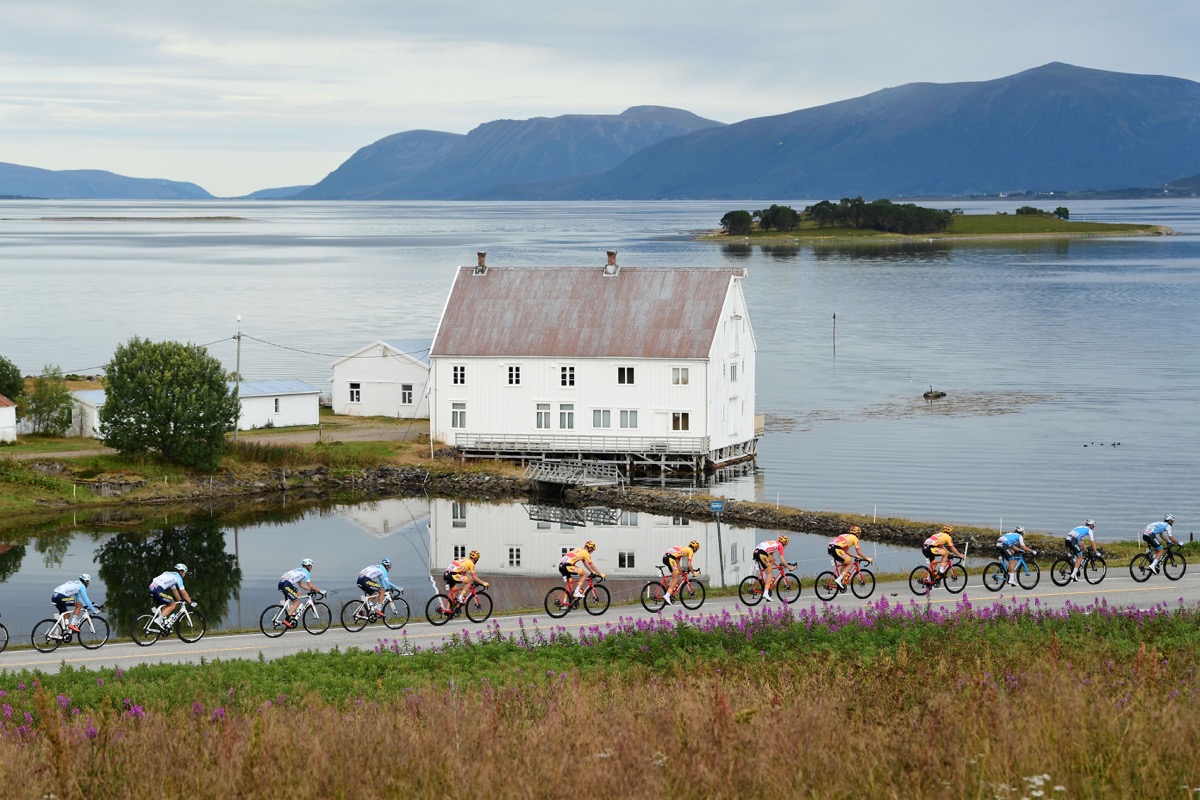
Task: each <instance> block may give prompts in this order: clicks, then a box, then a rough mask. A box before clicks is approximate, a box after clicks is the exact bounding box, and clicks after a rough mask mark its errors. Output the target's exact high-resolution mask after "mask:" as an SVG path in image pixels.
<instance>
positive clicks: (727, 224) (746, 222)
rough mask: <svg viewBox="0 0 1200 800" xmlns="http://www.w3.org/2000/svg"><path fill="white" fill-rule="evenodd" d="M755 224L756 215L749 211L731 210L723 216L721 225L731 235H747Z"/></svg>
mask: <svg viewBox="0 0 1200 800" xmlns="http://www.w3.org/2000/svg"><path fill="white" fill-rule="evenodd" d="M753 224H754V217H753V215H751V213H750V212H749V211H729V212H727V213H726V214H725V216H723V217H721V227H722V228H724V229H725V232H726V233H728V234H730V235H731V236H745V235H746V234H747V233H749V232H750V227H751V225H753Z"/></svg>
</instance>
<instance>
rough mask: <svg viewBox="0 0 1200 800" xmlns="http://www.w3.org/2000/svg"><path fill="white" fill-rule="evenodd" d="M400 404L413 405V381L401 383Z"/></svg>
mask: <svg viewBox="0 0 1200 800" xmlns="http://www.w3.org/2000/svg"><path fill="white" fill-rule="evenodd" d="M400 405H402V406H411V405H412V384H411V383H402V384H400Z"/></svg>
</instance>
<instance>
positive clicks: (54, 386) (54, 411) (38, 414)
mask: <svg viewBox="0 0 1200 800" xmlns="http://www.w3.org/2000/svg"><path fill="white" fill-rule="evenodd" d="M20 406H21V416H22V417H24V418H25V419H27V420H29V422H30V424H31V425H32V426H33V430H34V431H35V432H37V433H48V434H50V435H51V436H62V435H63V434H64V433H66V432H67V428H69V427H71V393H70V392H69V391H67V382H66V380H64V379H63V374H62V370H61V369H59V368H58V367H56V366H54V365H53V364H47V365H46V366H45V367H43V368H42V374H41V375H39V376H37V377H36V378H34V379H33V391H32V392H30V393H29V394H28V395H26V396H25V397H22V398H21V401H20Z"/></svg>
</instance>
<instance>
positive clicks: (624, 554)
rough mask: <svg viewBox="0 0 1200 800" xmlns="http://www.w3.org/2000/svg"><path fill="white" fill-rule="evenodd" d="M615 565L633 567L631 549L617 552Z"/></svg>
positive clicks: (625, 567)
mask: <svg viewBox="0 0 1200 800" xmlns="http://www.w3.org/2000/svg"><path fill="white" fill-rule="evenodd" d="M617 567H619V568H620V569H633V551H632V550H622V551H620V552H619V553H617Z"/></svg>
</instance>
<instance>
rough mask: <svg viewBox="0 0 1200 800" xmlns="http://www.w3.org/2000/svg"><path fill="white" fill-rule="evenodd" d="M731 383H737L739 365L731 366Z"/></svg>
mask: <svg viewBox="0 0 1200 800" xmlns="http://www.w3.org/2000/svg"><path fill="white" fill-rule="evenodd" d="M729 381H730V383H737V364H730V365H729Z"/></svg>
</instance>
